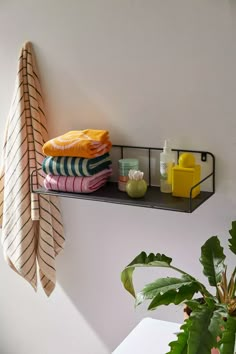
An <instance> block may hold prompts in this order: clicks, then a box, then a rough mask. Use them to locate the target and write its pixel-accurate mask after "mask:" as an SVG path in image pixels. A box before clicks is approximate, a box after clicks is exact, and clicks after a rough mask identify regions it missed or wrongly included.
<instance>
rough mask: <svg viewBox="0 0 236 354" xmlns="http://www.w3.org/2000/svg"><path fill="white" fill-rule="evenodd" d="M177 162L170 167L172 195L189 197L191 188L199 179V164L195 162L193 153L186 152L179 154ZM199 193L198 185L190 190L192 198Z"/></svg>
mask: <svg viewBox="0 0 236 354" xmlns="http://www.w3.org/2000/svg"><path fill="white" fill-rule="evenodd" d="M178 162H179V164H178V165H177V166H175V167H173V169H172V195H173V196H175V197H184V198H190V190H191V188H192V187H193V186H194V185H196V184H197V183H199V182H200V180H201V166H200V165H197V164H196V162H195V157H194V155H193V154H191V153H187V152H185V153H183V154H181V155H180V157H179V161H178ZM199 193H200V185H198V186H196V187H195V188H194V189H193V190H192V198H195V197H196V196H197V195H198V194H199Z"/></svg>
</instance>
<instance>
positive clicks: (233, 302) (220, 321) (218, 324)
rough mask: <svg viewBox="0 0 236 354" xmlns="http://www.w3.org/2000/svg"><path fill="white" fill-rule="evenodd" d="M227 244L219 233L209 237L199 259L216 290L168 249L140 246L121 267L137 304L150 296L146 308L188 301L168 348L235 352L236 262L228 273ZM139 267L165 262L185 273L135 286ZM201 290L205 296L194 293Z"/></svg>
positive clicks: (234, 245)
mask: <svg viewBox="0 0 236 354" xmlns="http://www.w3.org/2000/svg"><path fill="white" fill-rule="evenodd" d="M229 234H230V238H229V239H228V241H229V245H228V246H229V249H230V250H231V251H232V253H234V254H235V255H236V221H233V222H232V228H231V230H229ZM225 258H226V257H225V255H224V250H223V248H222V247H221V244H220V241H219V239H218V237H217V236H212V237H210V238H209V239H208V240H207V241H206V242H205V244H204V245H203V246H202V247H201V257H200V262H201V264H202V266H203V273H204V275H205V276H206V277H207V278H208V282H209V285H210V286H211V287H213V288H214V290H213V291H212V292H210V291H209V290H207V288H206V286H205V285H204V284H202V283H201V282H200V281H198V280H197V279H196V278H195V277H193V276H192V275H190V274H188V273H187V272H185V271H183V270H181V269H179V268H177V267H175V266H174V265H173V264H172V259H171V258H170V257H167V256H166V255H164V254H160V253H157V254H154V253H150V254H149V255H147V254H146V253H145V252H141V253H140V254H139V255H138V256H137V257H135V258H134V260H133V261H132V262H131V263H129V264H128V265H127V266H126V267H125V268H124V270H123V271H122V273H121V280H122V283H123V285H124V287H125V289H126V290H127V291H128V292H129V293H130V294H131V295H132V296H134V298H135V303H136V305H140V304H141V303H143V302H144V301H146V300H147V301H150V303H149V306H148V310H155V309H156V308H157V307H158V306H160V305H169V304H175V305H178V304H181V303H183V304H185V306H188V307H189V308H190V309H191V314H190V316H189V318H188V319H186V320H185V321H184V323H183V325H182V326H181V328H180V332H179V334H178V335H177V338H176V341H173V342H171V343H170V344H169V346H170V351H169V353H168V354H209V353H211V350H213V349H212V348H218V350H219V352H220V353H221V354H234V353H235V349H236V348H235V337H236V267H235V269H234V270H233V272H232V274H231V276H229V277H228V276H227V266H226V264H225ZM136 267H164V268H170V269H171V270H175V271H176V272H178V273H180V275H181V277H179V278H175V277H165V278H158V279H156V280H155V281H154V282H152V283H150V284H147V285H145V286H144V288H143V289H142V290H141V291H140V292H137V293H136V292H135V289H134V285H133V272H134V270H135V268H136ZM197 294H200V297H201V298H202V300H203V301H198V299H196V296H197Z"/></svg>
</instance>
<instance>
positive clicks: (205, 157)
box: [201, 152, 207, 162]
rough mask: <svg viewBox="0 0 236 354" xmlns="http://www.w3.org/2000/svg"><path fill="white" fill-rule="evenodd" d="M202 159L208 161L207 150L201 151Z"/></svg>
mask: <svg viewBox="0 0 236 354" xmlns="http://www.w3.org/2000/svg"><path fill="white" fill-rule="evenodd" d="M201 161H203V162H206V161H207V153H206V152H202V153H201Z"/></svg>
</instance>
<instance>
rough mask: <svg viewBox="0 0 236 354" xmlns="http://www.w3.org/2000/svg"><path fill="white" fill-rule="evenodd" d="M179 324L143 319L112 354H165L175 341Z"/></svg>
mask: <svg viewBox="0 0 236 354" xmlns="http://www.w3.org/2000/svg"><path fill="white" fill-rule="evenodd" d="M180 326H181V325H180V324H178V323H174V322H167V321H160V320H156V319H153V318H144V319H143V320H142V321H140V322H139V324H138V325H137V326H136V327H135V328H134V329H133V330H132V331H131V332H130V334H129V335H128V336H127V337H126V338H125V339H124V341H123V342H122V343H121V344H120V345H119V346H118V347H117V348H116V349H115V350H114V351H113V352H112V353H113V354H166V353H167V352H169V351H170V347H169V345H168V344H169V343H170V342H172V341H173V340H175V339H176V332H178V331H179V329H180Z"/></svg>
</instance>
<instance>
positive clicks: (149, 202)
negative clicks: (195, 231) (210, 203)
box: [30, 145, 215, 213]
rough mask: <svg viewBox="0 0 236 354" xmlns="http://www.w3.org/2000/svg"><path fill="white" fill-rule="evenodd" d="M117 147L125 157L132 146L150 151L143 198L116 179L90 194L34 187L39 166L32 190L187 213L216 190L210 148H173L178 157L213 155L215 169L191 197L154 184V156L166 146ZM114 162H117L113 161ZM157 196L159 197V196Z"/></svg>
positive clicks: (202, 158) (114, 146) (204, 158)
mask: <svg viewBox="0 0 236 354" xmlns="http://www.w3.org/2000/svg"><path fill="white" fill-rule="evenodd" d="M113 148H115V149H119V151H120V158H124V156H125V153H126V151H125V150H129V149H137V150H144V151H147V155H148V185H149V186H148V191H147V193H146V195H145V196H144V197H143V198H140V199H138V200H135V199H132V198H129V197H128V196H127V194H126V193H124V192H121V191H119V190H118V187H117V183H116V182H108V183H107V185H105V186H104V187H102V188H101V189H99V190H98V191H95V192H93V193H90V194H83V193H69V192H68V193H67V192H58V191H52V190H46V189H45V188H37V189H34V188H33V176H34V174H35V173H36V171H37V170H34V171H33V172H32V173H31V178H30V185H31V192H32V193H38V194H48V195H56V196H61V197H68V198H77V199H87V200H94V201H103V202H109V203H116V204H125V205H134V206H143V207H149V208H155V209H165V210H173V211H180V212H186V213H192V212H193V211H194V210H195V209H196V208H197V207H199V206H200V205H201V204H202V203H204V202H205V201H206V200H207V199H208V198H210V197H211V196H212V195H213V194H214V193H215V156H214V155H213V154H212V153H211V152H209V151H201V150H188V149H172V151H174V152H176V154H177V159H178V158H179V156H180V154H181V153H183V152H190V153H193V154H200V156H201V161H202V162H203V163H204V162H209V159H211V161H210V163H211V166H212V168H211V172H210V173H209V174H208V175H207V176H205V177H204V178H202V179H201V180H200V181H199V182H198V183H197V184H195V185H194V186H193V187H192V188H191V190H190V194H189V198H180V197H172V196H171V195H165V193H160V188H159V187H156V186H154V185H153V184H152V167H151V157H152V152H153V151H160V152H162V151H163V148H158V147H143V146H130V145H113ZM113 163H114V162H113ZM209 179H211V191H210V192H204V191H201V192H200V195H199V196H197V197H195V198H193V197H192V194H193V190H194V189H195V188H196V187H197V186H199V185H201V184H202V183H203V182H204V181H206V180H209ZM154 198H156V199H157V200H155V199H154Z"/></svg>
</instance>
